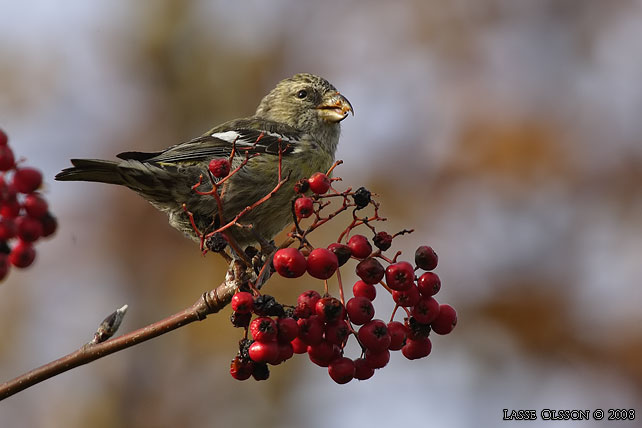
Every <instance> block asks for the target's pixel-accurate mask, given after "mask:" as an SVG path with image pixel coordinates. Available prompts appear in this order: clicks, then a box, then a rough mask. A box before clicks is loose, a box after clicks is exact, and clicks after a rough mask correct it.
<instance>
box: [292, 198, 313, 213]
mask: <svg viewBox="0 0 642 428" xmlns="http://www.w3.org/2000/svg"><path fill="white" fill-rule="evenodd" d="M294 212H295V213H296V216H297V218H308V217H310V216H311V215H312V213H314V201H313V200H312V198H308V197H307V196H304V197H302V198H299V199H297V200H296V201H294Z"/></svg>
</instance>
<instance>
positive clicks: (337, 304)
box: [315, 297, 345, 324]
mask: <svg viewBox="0 0 642 428" xmlns="http://www.w3.org/2000/svg"><path fill="white" fill-rule="evenodd" d="M315 310H316V314H317V315H318V316H319V319H320V320H321V321H322V322H325V323H328V324H331V323H333V322H335V321H339V320H342V319H343V316H344V315H345V308H344V307H343V304H342V303H341V301H340V300H339V299H337V298H334V297H324V298H322V299H319V301H318V302H317V304H316V306H315Z"/></svg>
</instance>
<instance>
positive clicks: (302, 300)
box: [296, 290, 321, 318]
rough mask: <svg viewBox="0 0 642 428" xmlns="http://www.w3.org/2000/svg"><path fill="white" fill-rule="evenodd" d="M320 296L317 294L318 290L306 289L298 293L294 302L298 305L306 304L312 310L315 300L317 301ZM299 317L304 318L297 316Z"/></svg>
mask: <svg viewBox="0 0 642 428" xmlns="http://www.w3.org/2000/svg"><path fill="white" fill-rule="evenodd" d="M320 298H321V295H320V294H319V292H318V291H316V290H308V291H304V292H303V293H301V294H299V297H297V299H296V302H297V303H298V304H299V305H305V306H307V307H308V308H310V309H311V310H312V311H313V312H314V311H315V310H316V306H317V302H318V301H319V299H320ZM308 316H309V315H308ZM299 318H306V317H299Z"/></svg>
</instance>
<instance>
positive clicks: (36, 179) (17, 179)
mask: <svg viewBox="0 0 642 428" xmlns="http://www.w3.org/2000/svg"><path fill="white" fill-rule="evenodd" d="M41 184H42V173H41V172H40V171H38V170H37V169H35V168H29V167H25V168H16V172H15V173H14V174H13V185H14V187H15V188H16V190H17V191H18V192H20V193H31V192H33V191H35V190H36V189H37V188H38V187H40V185H41Z"/></svg>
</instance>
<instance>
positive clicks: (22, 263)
mask: <svg viewBox="0 0 642 428" xmlns="http://www.w3.org/2000/svg"><path fill="white" fill-rule="evenodd" d="M35 258H36V250H34V248H33V245H31V243H30V242H24V241H18V243H17V244H16V246H15V247H13V249H12V250H11V253H10V254H9V261H10V262H11V264H12V265H14V266H15V267H19V268H26V267H27V266H29V265H30V264H31V263H33V261H34V259H35Z"/></svg>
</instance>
